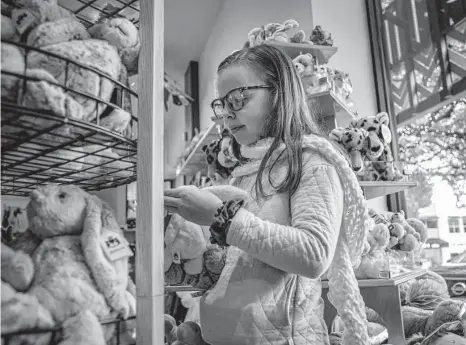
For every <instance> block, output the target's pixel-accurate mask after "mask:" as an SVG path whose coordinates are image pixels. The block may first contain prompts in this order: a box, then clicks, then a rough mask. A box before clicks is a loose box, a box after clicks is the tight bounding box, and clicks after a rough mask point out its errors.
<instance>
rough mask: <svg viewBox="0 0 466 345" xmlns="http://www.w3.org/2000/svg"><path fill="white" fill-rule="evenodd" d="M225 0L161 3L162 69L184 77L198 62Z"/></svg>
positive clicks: (180, 0) (178, 0) (170, 1)
mask: <svg viewBox="0 0 466 345" xmlns="http://www.w3.org/2000/svg"><path fill="white" fill-rule="evenodd" d="M224 1H225V0H189V1H186V0H168V1H165V5H164V6H165V13H164V16H165V18H164V22H165V69H166V70H168V71H173V70H174V71H177V72H179V73H182V74H184V72H185V70H186V69H187V67H188V64H189V61H191V60H194V61H199V59H200V57H201V55H202V52H203V50H204V47H205V45H206V43H207V40H208V39H209V36H210V32H211V30H212V27H213V26H214V24H215V21H216V18H217V14H218V13H219V11H220V9H221V7H222V4H223V3H224Z"/></svg>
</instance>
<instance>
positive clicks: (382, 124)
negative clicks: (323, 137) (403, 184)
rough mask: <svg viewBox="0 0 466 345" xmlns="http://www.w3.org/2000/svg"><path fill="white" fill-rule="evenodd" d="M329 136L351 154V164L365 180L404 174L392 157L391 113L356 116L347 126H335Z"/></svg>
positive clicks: (386, 178)
mask: <svg viewBox="0 0 466 345" xmlns="http://www.w3.org/2000/svg"><path fill="white" fill-rule="evenodd" d="M330 138H331V139H332V140H334V141H335V142H337V143H338V144H340V145H341V146H342V147H343V148H344V149H345V150H346V151H347V152H348V154H349V156H350V160H351V166H352V167H353V170H354V171H355V172H356V173H357V175H358V178H359V179H360V180H362V181H399V180H401V179H402V178H403V173H402V172H401V171H400V169H399V168H398V167H397V166H396V164H395V162H394V160H393V154H392V150H391V148H390V143H391V141H392V133H391V131H390V128H389V116H388V114H387V113H385V112H381V113H379V114H377V115H375V116H367V117H361V118H357V119H354V120H352V121H351V123H350V125H349V126H348V127H347V128H341V127H338V128H335V129H333V130H332V131H331V132H330Z"/></svg>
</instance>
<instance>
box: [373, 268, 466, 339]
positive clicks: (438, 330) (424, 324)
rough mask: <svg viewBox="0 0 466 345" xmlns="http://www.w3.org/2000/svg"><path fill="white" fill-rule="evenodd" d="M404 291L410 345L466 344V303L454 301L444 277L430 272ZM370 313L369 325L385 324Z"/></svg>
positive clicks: (405, 315)
mask: <svg viewBox="0 0 466 345" xmlns="http://www.w3.org/2000/svg"><path fill="white" fill-rule="evenodd" d="M400 290H401V304H402V307H401V312H402V318H403V326H404V332H405V337H406V339H407V345H446V344H457V345H465V344H466V303H465V302H464V301H463V300H458V299H451V298H450V296H449V294H448V286H447V283H446V282H445V279H444V278H443V277H441V276H439V275H438V274H436V273H434V272H431V271H428V272H427V274H425V275H423V276H421V277H418V278H416V279H413V280H411V281H409V282H407V283H404V284H403V286H402V287H401V289H400ZM366 314H367V319H368V321H369V322H375V323H379V324H382V325H385V321H386V320H383V319H382V318H381V317H380V315H378V314H377V313H376V312H375V311H374V310H372V309H369V308H368V309H367V312H366Z"/></svg>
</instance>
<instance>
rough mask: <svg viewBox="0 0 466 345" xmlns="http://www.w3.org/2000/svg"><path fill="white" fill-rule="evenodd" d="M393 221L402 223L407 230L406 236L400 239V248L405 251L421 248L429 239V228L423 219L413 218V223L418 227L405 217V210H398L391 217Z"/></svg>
mask: <svg viewBox="0 0 466 345" xmlns="http://www.w3.org/2000/svg"><path fill="white" fill-rule="evenodd" d="M391 222H392V223H394V224H400V225H402V226H403V229H404V230H405V233H406V234H405V236H404V237H402V238H401V239H400V240H399V244H400V246H399V249H400V250H403V251H407V252H410V251H413V250H419V249H420V248H421V246H422V244H423V243H424V242H425V241H426V239H427V228H426V226H425V225H424V224H423V223H422V222H421V221H419V222H418V221H416V220H413V219H411V223H413V224H416V228H414V227H413V226H411V225H410V223H409V222H408V221H407V220H406V219H405V214H404V212H403V210H401V211H400V212H396V213H394V214H393V215H392V217H391Z"/></svg>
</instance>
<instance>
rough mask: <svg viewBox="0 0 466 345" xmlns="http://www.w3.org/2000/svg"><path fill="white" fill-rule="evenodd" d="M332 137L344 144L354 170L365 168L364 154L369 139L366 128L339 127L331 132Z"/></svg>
mask: <svg viewBox="0 0 466 345" xmlns="http://www.w3.org/2000/svg"><path fill="white" fill-rule="evenodd" d="M330 139H332V140H334V141H336V142H337V143H339V144H340V145H342V146H343V147H344V148H345V150H346V151H347V152H348V153H349V155H350V158H351V166H352V168H353V170H354V171H356V172H359V171H361V170H362V169H363V168H364V163H363V155H364V152H365V151H364V148H365V147H366V139H367V132H366V130H364V129H357V128H341V127H338V128H334V129H333V130H332V131H331V132H330Z"/></svg>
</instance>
